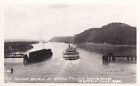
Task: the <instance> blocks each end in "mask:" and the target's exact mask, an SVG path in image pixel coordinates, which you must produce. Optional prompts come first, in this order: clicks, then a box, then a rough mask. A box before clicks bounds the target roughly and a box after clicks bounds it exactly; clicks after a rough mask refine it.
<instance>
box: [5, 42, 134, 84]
mask: <svg viewBox="0 0 140 86" xmlns="http://www.w3.org/2000/svg"><path fill="white" fill-rule="evenodd" d="M33 46H34V48H33V49H32V50H38V49H41V48H42V44H34V45H33ZM44 47H45V48H51V49H52V51H53V56H52V57H51V58H50V59H47V60H45V61H43V62H40V63H34V64H29V65H24V64H23V59H17V58H16V59H12V58H5V59H4V60H5V63H4V67H5V82H6V83H9V82H15V83H77V82H78V83H136V63H132V62H126V61H125V62H113V63H109V64H103V62H102V54H100V53H98V52H91V51H88V50H85V49H81V48H77V50H78V51H79V55H80V59H78V60H65V59H64V58H62V55H63V54H62V52H63V51H64V50H65V49H66V48H67V47H68V45H67V44H65V43H55V42H49V43H45V45H44ZM11 67H13V69H14V72H13V73H10V68H11Z"/></svg>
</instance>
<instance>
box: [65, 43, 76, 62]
mask: <svg viewBox="0 0 140 86" xmlns="http://www.w3.org/2000/svg"><path fill="white" fill-rule="evenodd" d="M63 58H65V59H66V60H77V59H79V52H78V51H77V50H76V48H75V47H74V46H71V45H70V43H69V47H68V48H67V49H65V51H64V52H63Z"/></svg>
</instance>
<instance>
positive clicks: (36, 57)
mask: <svg viewBox="0 0 140 86" xmlns="http://www.w3.org/2000/svg"><path fill="white" fill-rule="evenodd" d="M52 54H53V53H52V51H51V49H42V50H38V51H34V52H30V53H29V56H25V58H24V64H28V63H35V62H41V61H44V60H46V59H48V58H50V57H51V56H52Z"/></svg>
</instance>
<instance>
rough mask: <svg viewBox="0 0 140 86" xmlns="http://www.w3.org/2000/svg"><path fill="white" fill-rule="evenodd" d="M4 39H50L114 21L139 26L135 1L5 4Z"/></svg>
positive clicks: (71, 34)
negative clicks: (137, 24)
mask: <svg viewBox="0 0 140 86" xmlns="http://www.w3.org/2000/svg"><path fill="white" fill-rule="evenodd" d="M4 17H5V39H32V40H49V39H51V38H52V37H55V36H73V35H75V34H78V33H80V32H83V31H84V30H86V29H89V28H96V27H102V26H103V25H106V24H108V23H111V22H122V23H126V24H129V25H131V26H136V7H135V4H134V3H125V2H124V3H121V2H120V3H109V4H102V3H100V4H96V3H94V4H93V5H92V4H89V5H87V4H36V5H34V4H27V5H26V4H24V5H8V6H6V8H5V14H4Z"/></svg>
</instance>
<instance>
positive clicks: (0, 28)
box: [0, 0, 140, 86]
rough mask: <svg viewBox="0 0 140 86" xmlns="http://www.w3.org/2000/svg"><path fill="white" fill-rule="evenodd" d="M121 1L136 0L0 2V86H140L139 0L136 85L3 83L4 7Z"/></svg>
mask: <svg viewBox="0 0 140 86" xmlns="http://www.w3.org/2000/svg"><path fill="white" fill-rule="evenodd" d="M118 1H121V2H122V3H125V2H126V1H127V3H135V1H136V0H0V86H1V85H4V86H19V85H20V86H25V85H27V86H39V85H40V86H46V85H47V86H58V85H60V86H62V85H63V86H65V85H67V86H91V85H92V86H140V74H139V73H140V70H139V69H140V67H139V65H140V61H139V59H140V58H139V56H140V55H139V53H138V52H139V45H140V40H139V37H140V36H139V33H140V30H139V28H140V22H139V19H140V17H139V15H140V11H139V6H140V5H139V4H138V3H140V2H139V0H137V54H138V56H137V57H138V60H137V83H136V84H94V83H93V84H83V83H82V84H80V83H68V84H65V83H4V64H3V62H4V58H3V52H4V51H3V47H4V46H3V37H4V7H5V6H6V5H16V4H19V5H24V4H43V3H44V4H46V3H47V4H58V3H60V4H95V3H94V2H96V3H99V4H100V3H104V4H111V3H118ZM120 4H121V3H120Z"/></svg>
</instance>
